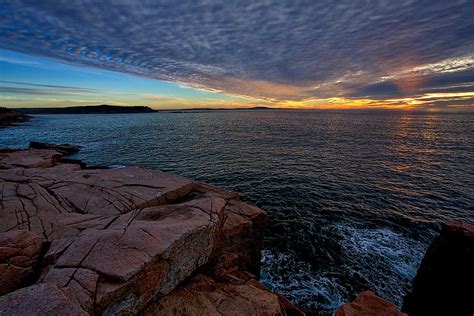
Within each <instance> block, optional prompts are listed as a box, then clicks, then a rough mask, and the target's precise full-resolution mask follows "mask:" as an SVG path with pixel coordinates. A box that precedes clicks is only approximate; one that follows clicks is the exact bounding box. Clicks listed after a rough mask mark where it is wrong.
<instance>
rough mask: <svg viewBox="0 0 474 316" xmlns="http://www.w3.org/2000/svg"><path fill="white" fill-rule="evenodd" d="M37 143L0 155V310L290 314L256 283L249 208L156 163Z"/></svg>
mask: <svg viewBox="0 0 474 316" xmlns="http://www.w3.org/2000/svg"><path fill="white" fill-rule="evenodd" d="M47 145H48V146H46V147H47V148H48V149H29V150H17V151H15V150H4V151H2V152H1V153H0V167H1V168H0V190H1V199H2V203H1V204H0V269H2V273H1V274H0V275H1V281H2V283H1V287H0V290H1V294H5V295H4V296H2V297H1V298H0V314H15V315H35V314H51V313H52V314H72V315H80V314H107V315H111V314H114V315H115V314H136V313H141V312H145V311H146V312H147V313H155V312H158V311H159V314H160V315H175V314H176V308H177V306H180V305H182V304H183V302H185V301H186V309H182V311H183V313H186V311H200V312H202V314H209V313H212V312H215V311H217V310H218V311H223V312H227V311H229V312H230V311H231V310H232V309H234V308H235V309H236V310H235V311H237V312H240V313H239V314H242V315H246V314H247V315H255V314H262V315H276V314H285V313H287V312H291V313H293V314H294V313H295V312H296V313H298V310H297V309H296V308H294V306H293V305H292V304H291V303H289V302H288V301H286V300H285V299H283V298H282V297H280V296H278V295H277V294H275V293H272V292H270V291H268V290H267V289H266V288H264V287H263V286H262V285H260V284H259V283H258V282H257V281H256V277H255V275H258V273H259V269H260V266H259V265H260V251H261V247H262V238H263V229H264V224H265V213H264V212H263V211H262V210H261V209H259V208H257V207H255V206H252V205H249V204H246V203H243V202H241V201H240V200H239V196H238V194H236V193H234V192H229V191H225V190H222V189H220V188H217V187H214V186H211V185H207V184H203V183H198V182H194V181H191V180H188V179H185V178H182V177H179V176H175V175H171V174H167V173H164V172H161V171H156V170H148V169H143V168H137V167H127V168H120V169H83V168H81V165H80V164H77V163H66V162H65V161H64V160H63V158H62V156H63V153H61V152H58V151H57V150H53V148H54V149H57V148H56V146H55V145H51V146H50V145H49V144H47ZM44 246H47V247H48V248H47V249H45V248H44ZM32 275H34V276H35V278H33V277H32ZM25 280H29V283H28V282H26V281H25ZM32 282H36V283H35V284H32ZM196 284H197V285H196ZM198 288H199V289H201V290H197V289H198ZM183 293H184V294H183ZM190 293H194V294H195V295H196V299H193V300H188V299H187V297H189V295H194V294H190ZM231 293H233V294H231ZM222 300H223V301H225V302H226V303H225V304H224V305H222V304H220V303H219V302H220V301H222ZM245 302H250V303H249V304H247V303H245ZM193 304H195V305H193ZM203 304H204V305H203Z"/></svg>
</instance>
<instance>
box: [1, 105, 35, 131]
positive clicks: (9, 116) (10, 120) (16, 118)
mask: <svg viewBox="0 0 474 316" xmlns="http://www.w3.org/2000/svg"><path fill="white" fill-rule="evenodd" d="M30 120H31V117H30V116H28V115H25V114H23V113H20V112H15V111H12V110H10V109H7V108H3V107H0V128H5V127H10V126H15V125H16V124H19V123H25V122H28V121H30Z"/></svg>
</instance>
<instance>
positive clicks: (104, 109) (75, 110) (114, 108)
mask: <svg viewBox="0 0 474 316" xmlns="http://www.w3.org/2000/svg"><path fill="white" fill-rule="evenodd" d="M14 110H15V111H17V112H20V113H23V114H121V113H152V112H158V111H157V110H153V109H152V108H150V107H148V106H118V105H108V104H101V105H83V106H70V107H61V108H19V109H14Z"/></svg>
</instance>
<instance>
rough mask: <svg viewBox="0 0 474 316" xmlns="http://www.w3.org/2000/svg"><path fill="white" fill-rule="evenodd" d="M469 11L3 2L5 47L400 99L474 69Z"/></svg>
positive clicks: (210, 81) (239, 83)
mask: <svg viewBox="0 0 474 316" xmlns="http://www.w3.org/2000/svg"><path fill="white" fill-rule="evenodd" d="M473 16H474V2H473V1H470V0H461V1H444V0H443V1H431V0H430V1H412V0H403V1H389V0H380V1H353V0H351V1H349V0H347V1H336V2H334V1H329V0H326V1H287V2H280V1H259V2H258V3H255V1H237V2H231V1H228V2H222V1H145V0H142V1H112V2H108V1H102V2H98V1H92V0H75V1H37V0H34V1H27V0H25V1H3V2H2V4H1V5H0V18H1V22H0V23H1V24H0V25H1V26H0V47H1V48H5V49H10V50H17V51H21V52H25V53H30V54H39V55H44V56H49V57H53V58H56V59H59V60H62V61H65V62H70V63H78V64H84V65H92V66H95V67H100V68H103V69H108V70H115V71H121V72H126V73H131V74H137V75H141V76H146V77H151V78H156V79H162V80H169V81H177V82H182V83H185V84H188V85H192V86H197V87H203V88H209V89H217V90H223V91H225V92H228V93H235V94H244V95H250V96H255V97H265V98H275V99H293V100H299V99H305V98H318V97H327V96H331V95H333V96H334V95H338V96H343V97H357V96H367V97H374V98H379V97H382V96H383V97H388V96H391V97H393V96H397V97H398V96H410V95H413V94H418V93H421V90H419V89H426V88H430V87H429V86H426V85H421V86H416V85H414V86H413V87H412V88H410V89H407V88H406V85H403V84H402V85H400V84H399V83H400V81H401V80H405V81H407V80H408V79H407V78H410V77H412V76H415V77H423V81H429V80H430V79H431V78H433V77H436V78H438V77H439V78H442V77H443V76H448V77H449V76H450V75H451V74H452V73H453V72H458V71H461V72H468V74H470V75H472V72H473V69H474V68H473V67H474V65H473V60H474V57H473V54H474V19H473V18H472V17H473ZM438 80H441V79H438ZM459 82H462V81H459ZM459 82H458V83H459Z"/></svg>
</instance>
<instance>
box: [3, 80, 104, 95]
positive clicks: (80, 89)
mask: <svg viewBox="0 0 474 316" xmlns="http://www.w3.org/2000/svg"><path fill="white" fill-rule="evenodd" d="M0 83H6V84H10V85H20V86H31V87H41V88H54V89H60V90H65V91H71V92H87V93H99V92H103V90H100V89H93V88H83V87H73V86H62V85H52V84H40V83H32V82H20V81H8V80H0Z"/></svg>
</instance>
